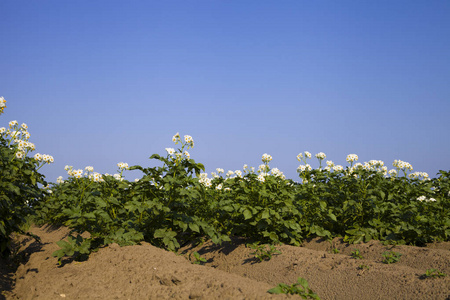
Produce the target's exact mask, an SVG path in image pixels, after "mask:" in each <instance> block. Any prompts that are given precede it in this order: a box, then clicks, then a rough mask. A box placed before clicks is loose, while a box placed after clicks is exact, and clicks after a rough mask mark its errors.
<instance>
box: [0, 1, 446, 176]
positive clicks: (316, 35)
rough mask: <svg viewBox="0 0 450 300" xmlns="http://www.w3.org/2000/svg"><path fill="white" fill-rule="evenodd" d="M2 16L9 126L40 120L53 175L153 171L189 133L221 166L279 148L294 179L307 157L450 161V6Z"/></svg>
mask: <svg viewBox="0 0 450 300" xmlns="http://www.w3.org/2000/svg"><path fill="white" fill-rule="evenodd" d="M0 15H1V20H2V25H1V26H0V40H1V46H0V96H3V97H5V99H6V100H7V101H8V102H7V106H8V107H7V109H6V110H5V113H4V114H3V115H1V116H0V127H1V126H7V124H8V122H9V121H11V120H17V121H18V122H19V123H23V122H25V123H27V124H28V126H29V131H30V133H31V139H30V141H32V142H34V143H35V144H36V147H37V150H36V151H35V152H34V153H36V152H39V153H42V154H43V153H46V154H51V155H53V157H54V159H55V163H54V164H52V165H48V166H44V167H43V168H42V169H41V171H42V173H43V174H45V175H46V177H47V180H48V181H52V182H55V181H56V178H57V177H58V176H59V175H63V176H64V177H67V175H66V172H65V171H64V166H65V165H73V166H74V168H76V169H78V168H84V167H85V166H88V165H90V166H94V169H95V171H97V172H101V173H106V172H107V173H114V172H115V170H116V169H117V167H116V164H117V163H118V162H122V161H123V162H127V163H128V164H129V165H130V166H131V165H135V164H139V165H142V166H154V165H155V162H154V161H151V160H149V159H148V157H149V156H150V155H151V154H153V153H159V154H164V155H165V153H166V152H165V150H164V148H166V147H174V144H173V143H172V141H171V138H172V136H173V135H174V134H175V133H176V132H180V134H181V135H182V136H183V135H185V134H189V135H191V136H192V137H193V138H194V141H195V148H194V149H192V150H190V153H191V157H192V158H194V159H195V160H196V161H198V162H201V163H203V164H204V165H205V166H206V169H207V171H208V173H210V172H211V171H214V170H215V168H217V167H221V168H223V169H225V172H226V171H227V170H236V169H242V166H243V164H248V165H250V166H255V167H257V166H258V165H259V164H261V155H262V154H263V153H268V154H270V155H272V157H273V161H272V162H271V167H278V168H279V169H280V170H281V171H283V172H284V173H285V175H286V176H287V177H288V178H292V179H294V180H297V179H298V176H297V173H296V168H297V167H298V165H299V164H300V163H299V162H298V161H297V159H296V156H297V154H298V153H299V152H303V151H305V150H306V151H310V152H311V153H312V154H315V153H317V152H325V154H326V155H327V160H332V161H334V162H335V163H336V164H342V165H344V166H345V165H346V162H345V158H346V156H347V154H350V153H355V154H357V155H358V156H359V162H364V161H368V160H370V159H381V160H383V161H384V162H385V163H386V164H387V165H388V167H389V168H392V162H393V161H394V160H395V159H401V160H404V161H407V162H409V163H411V164H412V166H413V167H414V171H424V172H428V173H429V174H430V176H431V177H435V175H436V173H437V172H438V170H440V169H442V170H447V171H448V170H450V156H449V154H450V138H449V129H450V117H449V115H450V17H449V16H450V1H447V0H442V1H411V0H408V1H356V0H354V1H335V0H333V1H300V0H296V1H237V0H227V1H225V0H223V1H218V0H209V1H186V0H183V1H103V0H102V1H95V0H93V1H81V0H78V1H61V0H55V1H47V0H40V1H29V0H2V1H1V2H0ZM311 165H312V166H313V167H318V162H317V161H316V160H315V159H314V160H311ZM127 174H128V175H127V178H128V179H130V180H133V179H134V178H136V177H140V176H141V173H140V172H139V171H132V172H128V173H127Z"/></svg>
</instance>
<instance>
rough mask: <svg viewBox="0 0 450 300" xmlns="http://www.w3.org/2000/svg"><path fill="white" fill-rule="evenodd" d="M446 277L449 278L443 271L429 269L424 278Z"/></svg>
mask: <svg viewBox="0 0 450 300" xmlns="http://www.w3.org/2000/svg"><path fill="white" fill-rule="evenodd" d="M445 276H447V274H445V273H442V272H441V271H438V270H436V269H427V271H426V272H425V274H424V275H423V277H424V278H439V277H445Z"/></svg>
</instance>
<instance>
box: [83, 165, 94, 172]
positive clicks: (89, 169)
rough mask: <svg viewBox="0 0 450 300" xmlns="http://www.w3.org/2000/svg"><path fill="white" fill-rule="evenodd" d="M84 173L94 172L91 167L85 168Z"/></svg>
mask: <svg viewBox="0 0 450 300" xmlns="http://www.w3.org/2000/svg"><path fill="white" fill-rule="evenodd" d="M84 169H85V170H86V171H88V172H94V167H92V166H87V167H86V168H84Z"/></svg>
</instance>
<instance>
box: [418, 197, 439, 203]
mask: <svg viewBox="0 0 450 300" xmlns="http://www.w3.org/2000/svg"><path fill="white" fill-rule="evenodd" d="M417 200H418V201H420V202H423V201H425V202H434V201H436V199H434V198H427V197H425V196H420V197H418V198H417Z"/></svg>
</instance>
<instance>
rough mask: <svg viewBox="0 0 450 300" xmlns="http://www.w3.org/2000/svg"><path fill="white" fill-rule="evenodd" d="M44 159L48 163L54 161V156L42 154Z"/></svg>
mask: <svg viewBox="0 0 450 300" xmlns="http://www.w3.org/2000/svg"><path fill="white" fill-rule="evenodd" d="M42 159H43V160H44V161H45V162H46V163H48V164H51V163H53V162H54V159H53V156H51V155H47V154H44V155H42Z"/></svg>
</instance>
